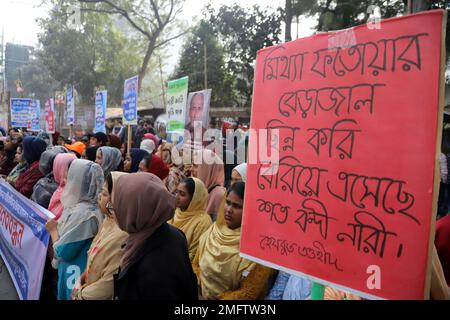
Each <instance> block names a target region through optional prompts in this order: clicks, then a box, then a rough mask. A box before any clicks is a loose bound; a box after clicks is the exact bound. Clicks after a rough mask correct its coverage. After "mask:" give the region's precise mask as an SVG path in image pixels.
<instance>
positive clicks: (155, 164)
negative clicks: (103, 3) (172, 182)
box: [139, 154, 169, 180]
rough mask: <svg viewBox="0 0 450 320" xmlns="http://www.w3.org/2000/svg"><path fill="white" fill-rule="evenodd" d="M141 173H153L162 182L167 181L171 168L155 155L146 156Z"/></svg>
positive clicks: (140, 165) (141, 166)
mask: <svg viewBox="0 0 450 320" xmlns="http://www.w3.org/2000/svg"><path fill="white" fill-rule="evenodd" d="M139 171H140V172H149V173H153V174H154V175H155V176H157V177H158V178H160V179H161V180H164V179H166V178H167V176H168V175H169V167H168V166H167V165H166V164H165V163H164V162H163V161H162V159H161V158H160V157H158V156H157V155H155V154H152V155H148V156H145V157H144V158H143V159H142V160H141V162H140V163H139Z"/></svg>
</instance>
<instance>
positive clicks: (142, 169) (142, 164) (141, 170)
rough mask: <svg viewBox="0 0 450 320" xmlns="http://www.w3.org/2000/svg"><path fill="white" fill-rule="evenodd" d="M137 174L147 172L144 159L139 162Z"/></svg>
mask: <svg viewBox="0 0 450 320" xmlns="http://www.w3.org/2000/svg"><path fill="white" fill-rule="evenodd" d="M139 172H147V161H145V160H144V159H142V160H141V162H139Z"/></svg>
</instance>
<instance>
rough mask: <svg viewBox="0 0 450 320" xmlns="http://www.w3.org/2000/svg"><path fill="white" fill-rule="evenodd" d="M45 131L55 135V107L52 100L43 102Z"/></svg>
mask: <svg viewBox="0 0 450 320" xmlns="http://www.w3.org/2000/svg"><path fill="white" fill-rule="evenodd" d="M44 112H45V131H46V132H47V133H55V105H54V100H53V98H51V99H49V100H47V101H46V102H45V109H44Z"/></svg>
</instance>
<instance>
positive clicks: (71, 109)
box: [66, 86, 75, 126]
mask: <svg viewBox="0 0 450 320" xmlns="http://www.w3.org/2000/svg"><path fill="white" fill-rule="evenodd" d="M66 102H67V105H66V108H67V109H66V117H67V125H68V126H71V125H74V124H75V95H74V88H73V86H70V87H69V88H68V89H67V99H66Z"/></svg>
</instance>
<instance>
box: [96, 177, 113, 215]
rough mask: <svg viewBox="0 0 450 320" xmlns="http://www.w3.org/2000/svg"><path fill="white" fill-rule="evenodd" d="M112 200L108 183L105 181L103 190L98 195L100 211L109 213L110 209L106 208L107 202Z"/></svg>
mask: <svg viewBox="0 0 450 320" xmlns="http://www.w3.org/2000/svg"><path fill="white" fill-rule="evenodd" d="M110 201H111V195H110V194H109V192H108V184H107V183H106V182H105V183H104V184H103V189H102V192H100V194H99V195H98V207H99V208H100V211H101V212H102V213H103V214H105V215H109V211H108V209H106V204H107V203H108V202H110Z"/></svg>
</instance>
